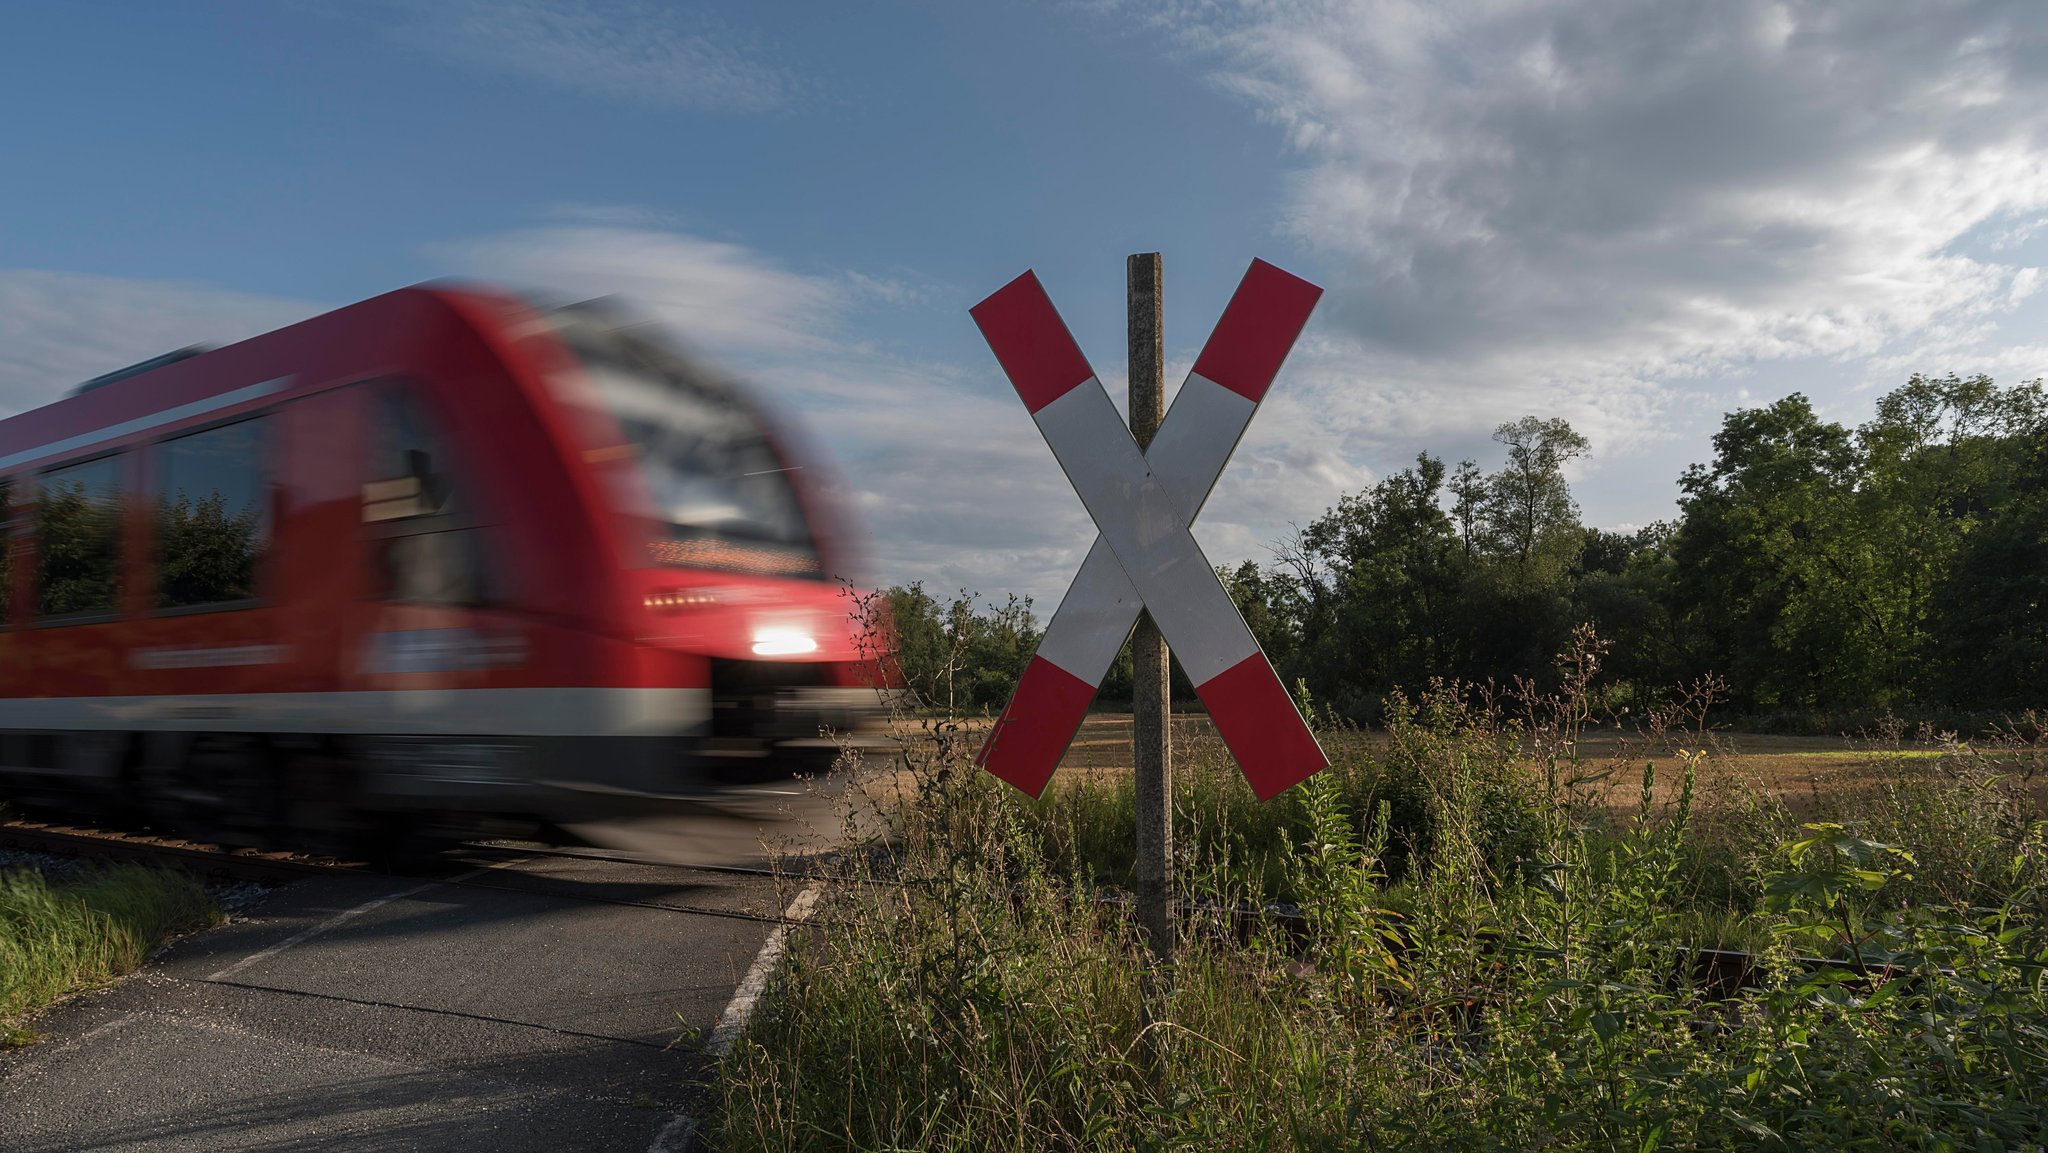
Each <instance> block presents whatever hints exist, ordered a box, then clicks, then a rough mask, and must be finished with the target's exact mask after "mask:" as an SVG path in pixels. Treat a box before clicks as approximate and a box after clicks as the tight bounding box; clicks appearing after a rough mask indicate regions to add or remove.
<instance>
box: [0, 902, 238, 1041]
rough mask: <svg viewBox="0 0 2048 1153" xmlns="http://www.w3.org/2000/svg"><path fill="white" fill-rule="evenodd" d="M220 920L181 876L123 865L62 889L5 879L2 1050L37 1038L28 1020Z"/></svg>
mask: <svg viewBox="0 0 2048 1153" xmlns="http://www.w3.org/2000/svg"><path fill="white" fill-rule="evenodd" d="M217 915H218V914H217V913H216V912H215V910H214V908H213V903H212V902H211V901H210V900H208V899H207V896H206V893H205V891H204V890H203V889H201V888H200V886H199V884H198V883H197V882H196V881H193V880H192V879H191V878H189V877H187V876H185V875H184V874H182V873H172V872H166V871H164V870H161V869H147V868H143V867H140V866H136V865H119V866H115V867H112V868H108V869H105V870H102V871H99V872H95V873H92V874H89V875H87V876H85V877H83V878H81V879H79V880H76V881H72V882H66V883H58V884H53V883H51V882H50V881H48V880H46V879H44V877H43V875H42V874H41V873H38V872H35V871H33V870H26V869H24V870H15V871H10V872H4V873H0V1044H21V1043H24V1042H26V1041H27V1040H30V1039H32V1035H31V1034H30V1033H29V1032H28V1031H27V1030H26V1029H25V1028H24V1027H23V1026H21V1025H20V1024H19V1022H20V1020H21V1018H23V1017H25V1016H27V1015H28V1014H30V1013H33V1012H35V1011H36V1010H38V1009H41V1008H42V1007H44V1006H45V1005H48V1004H50V1003H51V1002H52V1001H55V1000H57V999H58V998H60V997H63V996H65V995H66V994H69V993H73V992H77V991H79V990H81V989H89V988H92V987H93V986H95V985H100V984H104V983H106V982H107V981H110V980H113V979H114V978H116V977H119V976H121V975H123V974H125V973H129V972H132V971H133V970H134V969H136V968H137V967H138V966H140V965H141V964H142V962H143V960H144V958H146V957H147V956H148V955H149V952H150V950H152V949H154V948H156V946H157V945H158V944H160V943H161V942H162V941H163V940H164V938H165V937H167V936H169V935H170V934H173V933H177V932H181V931H184V930H187V929H192V928H198V927H201V926H204V925H207V924H209V923H211V922H212V921H213V920H214V919H215V918H216V917H217Z"/></svg>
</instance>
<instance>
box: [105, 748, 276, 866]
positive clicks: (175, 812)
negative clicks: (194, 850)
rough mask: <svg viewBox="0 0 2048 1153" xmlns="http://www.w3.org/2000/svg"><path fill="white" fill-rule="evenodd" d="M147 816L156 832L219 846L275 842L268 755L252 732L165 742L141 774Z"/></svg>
mask: <svg viewBox="0 0 2048 1153" xmlns="http://www.w3.org/2000/svg"><path fill="white" fill-rule="evenodd" d="M137 775H138V780H137V784H138V785H139V786H140V792H141V794H142V796H141V804H142V810H143V814H144V817H145V818H146V820H147V822H148V823H149V825H150V826H151V827H152V828H154V829H156V830H157V831H158V832H161V833H166V834H169V835H171V836H177V837H184V838H187V839H189V840H195V841H211V842H214V843H216V844H223V845H235V846H256V845H266V844H270V843H272V841H273V840H274V838H275V833H276V828H277V823H278V821H277V818H278V794H277V787H276V781H275V776H274V773H273V771H272V768H271V757H270V750H269V748H268V746H267V744H266V743H265V742H264V740H263V738H261V737H260V736H256V735H254V734H250V733H200V734H195V735H193V736H191V737H190V738H188V739H185V740H180V741H161V742H158V743H156V744H155V745H154V746H153V747H151V748H149V749H148V750H146V751H145V755H144V757H143V763H142V765H141V768H140V770H139V771H138V774H137Z"/></svg>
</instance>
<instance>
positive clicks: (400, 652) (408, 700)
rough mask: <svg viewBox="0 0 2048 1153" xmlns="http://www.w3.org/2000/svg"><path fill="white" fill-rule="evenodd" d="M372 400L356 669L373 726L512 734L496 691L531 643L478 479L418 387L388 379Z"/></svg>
mask: <svg viewBox="0 0 2048 1153" xmlns="http://www.w3.org/2000/svg"><path fill="white" fill-rule="evenodd" d="M365 393H366V395H365V396H364V397H363V402H364V408H365V418H366V419H365V429H364V438H363V448H364V455H365V460H364V480H363V485H362V533H363V545H364V548H363V550H362V551H363V555H364V557H365V558H366V563H367V564H368V572H367V574H366V580H367V605H366V609H367V626H368V627H367V628H366V629H365V630H364V631H363V632H362V634H361V635H362V642H363V649H362V653H361V664H360V670H361V672H362V674H363V681H364V683H365V684H366V685H368V686H369V687H371V688H372V689H373V690H376V691H377V694H378V695H377V698H376V699H377V701H378V702H379V703H380V704H381V705H382V706H383V713H384V715H383V716H382V717H381V718H379V719H378V721H377V722H376V723H375V724H374V725H373V727H374V728H376V729H378V730H382V731H385V732H390V733H400V734H406V735H420V736H428V735H433V736H462V737H473V736H488V735H491V734H495V733H500V732H505V731H508V727H509V728H516V721H517V719H518V718H517V712H516V709H515V708H513V707H512V706H511V703H510V698H508V697H507V695H506V694H505V693H504V692H502V691H498V690H500V689H502V687H503V686H504V685H505V683H506V679H507V670H510V669H515V668H517V667H518V666H519V665H522V664H523V663H524V656H525V647H526V638H525V636H524V634H523V631H522V630H521V627H520V624H519V622H518V620H517V618H516V617H515V616H514V615H513V614H512V613H511V612H510V611H509V600H510V593H511V590H510V589H509V588H508V587H507V583H506V581H505V579H504V573H505V569H504V568H503V567H502V564H501V562H500V558H498V557H497V556H496V555H495V552H496V549H497V547H498V546H499V545H500V544H501V543H502V542H501V541H499V540H497V539H496V537H497V535H498V534H496V533H494V532H493V526H492V524H491V523H489V518H488V517H487V516H486V515H485V497H484V494H483V493H482V492H481V491H480V486H479V485H478V484H477V482H476V473H475V472H474V470H472V469H469V468H466V467H464V460H463V455H462V453H461V452H460V451H459V450H458V448H457V446H456V445H455V442H454V439H453V438H452V437H451V436H450V435H449V429H448V422H447V421H446V420H445V419H443V418H442V417H441V415H440V414H439V413H437V412H436V411H435V410H434V408H433V406H432V404H431V403H430V401H431V399H432V398H431V397H429V396H427V395H425V394H424V393H423V392H422V390H420V389H419V388H417V387H416V386H415V385H413V384H412V383H410V382H408V381H404V380H387V381H380V382H376V383H374V384H372V385H368V386H365Z"/></svg>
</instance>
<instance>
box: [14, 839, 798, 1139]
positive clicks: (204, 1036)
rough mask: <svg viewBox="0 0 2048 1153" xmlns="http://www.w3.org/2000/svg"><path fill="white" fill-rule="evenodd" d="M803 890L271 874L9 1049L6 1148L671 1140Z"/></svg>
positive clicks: (613, 867)
mask: <svg viewBox="0 0 2048 1153" xmlns="http://www.w3.org/2000/svg"><path fill="white" fill-rule="evenodd" d="M793 885H794V883H792V882H780V883H779V882H777V881H776V880H775V879H773V878H770V877H765V876H759V875H748V874H744V873H738V874H736V873H716V872H707V871H699V870H690V869H677V868H674V867H669V866H661V865H651V864H641V863H637V862H633V861H629V860H622V859H618V858H617V857H616V856H613V857H612V858H611V859H591V858H589V857H583V856H577V855H533V856H522V855H519V854H517V853H498V854H488V853H480V854H475V855H473V856H472V857H470V858H467V859H458V860H455V861H452V862H450V863H448V864H447V865H446V866H445V867H444V868H441V869H439V870H437V873H436V874H434V875H428V876H421V877H392V876H384V875H377V874H360V873H352V874H345V875H338V876H335V877H332V878H319V879H314V880H309V881H305V882H301V883H298V884H295V885H290V886H287V887H284V888H280V889H277V890H275V891H273V892H272V893H270V894H269V895H268V896H267V897H265V898H263V899H262V900H261V901H260V902H259V903H257V904H255V905H253V906H252V907H250V908H249V909H247V910H246V911H244V912H243V913H242V914H239V915H238V916H237V917H236V918H235V919H234V920H232V921H231V922H230V923H229V924H227V925H225V926H223V927H221V928H218V929H215V930H211V931H209V932H206V933H202V934H199V935H196V936H194V937H191V938H188V939H186V940H185V941H182V942H180V943H178V944H176V945H173V946H172V947H171V948H170V949H169V950H167V951H166V952H165V953H164V954H163V955H162V956H160V957H159V958H157V959H156V960H155V961H153V962H152V963H151V964H150V965H149V966H148V967H147V968H146V969H145V970H144V971H143V972H142V973H141V974H139V975H137V976H136V977H134V978H132V979H130V980H128V981H126V982H124V983H122V984H120V985H118V986H115V987H114V988H112V989H110V990H107V991H105V992H102V993H97V994H92V995H88V996H85V997H81V998H79V999H76V1000H74V1001H71V1002H69V1003H67V1004H65V1005H62V1006H60V1007H58V1008H57V1009H55V1010H53V1011H52V1012H50V1013H49V1014H46V1015H45V1016H44V1017H43V1018H42V1019H41V1020H39V1021H38V1022H36V1029H37V1031H38V1032H39V1033H41V1034H43V1035H44V1038H45V1039H44V1040H43V1041H42V1042H41V1043H39V1044H36V1045H33V1046H31V1047H29V1048H26V1049H22V1050H18V1051H15V1052H12V1053H6V1054H0V1149H6V1150H8V1151H9V1153H57V1151H59V1150H62V1151H66V1153H72V1151H78V1150H106V1151H114V1150H122V1151H126V1150H165V1151H171V1150H194V1151H198V1150H241V1149H266V1150H278V1149H284V1150H313V1149H319V1150H349V1149H366V1150H367V1149H378V1150H388V1149H423V1150H424V1149H434V1150H444V1149H445V1150H494V1151H496V1150H528V1149H531V1150H560V1149H588V1150H611V1149H619V1150H633V1151H634V1153H639V1151H640V1150H662V1151H668V1153H675V1151H679V1150H683V1149H686V1148H689V1147H690V1145H691V1143H692V1130H693V1128H694V1119H695V1116H696V1115H697V1114H698V1113H699V1112H701V1108H700V1102H699V1101H698V1100H696V1099H694V1091H693V1088H692V1085H693V1082H695V1081H696V1080H697V1078H699V1076H700V1075H701V1074H702V1073H703V1071H704V1069H705V1067H706V1057H705V1055H704V1049H703V1046H704V1044H705V1043H706V1042H707V1041H708V1040H709V1039H710V1038H712V1037H713V1036H714V1035H716V1034H717V1033H718V1031H719V1030H718V1026H719V1024H720V1020H721V1017H727V1018H728V1020H727V1022H726V1023H727V1029H726V1030H725V1032H726V1033H730V1031H731V1029H730V1026H731V1023H732V1022H731V1020H730V1019H729V1018H730V1014H729V1012H728V1011H729V1009H730V1008H731V1006H732V1005H733V1003H734V1000H735V992H736V990H738V989H739V988H740V986H741V985H742V984H743V983H746V984H750V985H751V986H753V987H754V989H755V990H756V991H758V987H759V985H760V983H761V981H760V978H761V974H759V973H758V972H756V973H753V974H752V975H753V978H754V979H753V980H752V981H751V982H749V981H748V978H749V975H750V970H754V969H756V968H758V966H757V964H756V962H757V961H758V960H759V959H760V957H761V956H762V954H763V953H764V952H766V953H768V954H770V955H772V954H773V953H774V952H776V951H777V950H779V949H780V947H781V939H782V935H783V932H786V930H784V929H783V928H782V927H783V926H784V924H785V923H786V918H785V914H786V913H787V912H788V910H789V909H790V907H791V906H792V904H795V905H797V907H798V908H800V909H808V908H809V902H808V901H802V900H799V898H801V897H802V896H803V894H801V893H800V892H797V891H796V890H795V888H794V887H793ZM778 930H782V931H778ZM771 941H772V942H774V943H773V945H772V946H771ZM764 946H770V947H768V948H766V949H764Z"/></svg>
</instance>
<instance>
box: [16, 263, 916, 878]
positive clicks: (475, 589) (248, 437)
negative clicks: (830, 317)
mask: <svg viewBox="0 0 2048 1153" xmlns="http://www.w3.org/2000/svg"><path fill="white" fill-rule="evenodd" d="M808 464H809V462H807V461H806V460H805V459H802V458H800V457H799V456H798V455H797V454H796V452H795V451H794V449H793V448H792V445H791V442H790V440H789V438H788V437H787V436H786V435H785V434H784V433H783V432H782V431H779V430H778V429H777V428H776V427H775V426H774V424H773V422H772V421H770V420H769V419H768V418H767V417H766V416H765V415H764V413H763V412H762V410H761V409H760V408H759V407H758V406H757V405H755V404H753V403H752V402H750V400H749V399H748V398H747V397H746V396H745V395H744V394H743V393H742V392H741V391H739V390H738V389H736V388H735V387H733V386H732V385H731V384H729V383H727V382H725V381H723V380H722V379H720V378H719V377H717V376H715V375H713V374H710V373H708V372H706V371H704V370H703V369H702V368H701V367H699V366H698V365H696V364H694V363H692V362H691V361H690V360H688V359H686V358H685V357H683V356H682V355H679V354H678V353H677V352H675V351H673V350H672V349H671V348H669V347H666V346H665V345H664V344H663V343H661V342H660V341H659V340H658V339H656V338H654V337H653V336H652V335H650V334H649V333H648V332H647V331H646V330H645V329H643V328H637V327H633V326H628V325H622V324H620V323H619V322H618V320H617V319H616V318H615V317H614V316H613V315H611V314H610V312H609V310H607V309H606V308H605V307H603V306H601V305H593V304H586V305H575V306H570V307H567V308H560V309H551V310H550V309H540V308H537V307H535V306H532V305H530V304H528V303H525V302H523V301H520V300H517V299H513V298H509V297H505V296H501V295H497V294H494V293H490V292H484V291H472V290H466V289H454V288H445V287H419V288H408V289H403V290H400V291H397V292H393V293H389V294H387V295H384V296H380V297H377V298H375V299H372V300H368V301H364V302H363V303H361V304H356V305H353V306H350V307H348V308H343V309H341V310H339V311H336V312H331V313H328V314H326V315H324V316H320V317H316V318H314V319H312V320H308V321H305V322H303V323H301V324H296V325H293V326H291V327H289V328H284V329H280V330H278V331H276V332H272V333H269V334H267V335H264V336H259V337H256V338H254V339H251V340H247V341H244V342H242V343H239V344H235V345H232V346H229V347H225V348H220V349H216V350H212V351H204V352H200V351H197V350H187V351H185V352H181V353H173V354H170V355H169V356H166V357H160V358H158V359H156V360H154V361H148V362H145V363H143V364H140V365H136V366H134V367H133V368H129V369H124V370H122V371H121V372H118V373H111V374H108V375H107V376H104V377H99V378H96V379H94V380H91V381H88V382H86V383H85V384H84V385H81V386H80V387H79V388H78V389H76V390H74V391H73V392H72V393H71V394H70V395H68V396H67V397H66V398H64V399H63V400H60V401H58V402H56V403H54V404H51V405H47V406H45V407H43V408H39V409H36V410H34V411H32V412H27V413H23V414H21V415H19V416H16V417H13V418H11V419H8V420H5V421H0V503H4V507H5V510H6V511H5V517H4V523H5V528H6V531H7V534H8V540H7V544H6V547H5V549H4V550H0V621H4V626H5V627H4V629H0V788H8V789H11V791H13V792H14V793H15V794H17V795H18V796H22V797H26V798H28V799H30V800H44V801H48V800H53V799H60V798H70V799H72V800H75V799H76V798H78V797H81V796H83V797H93V798H98V800H99V801H100V802H102V803H105V802H112V803H114V804H117V805H120V806H124V807H127V808H130V809H133V810H138V811H139V812H140V813H141V814H143V815H144V816H145V817H146V818H147V819H148V820H149V821H151V822H152V823H154V824H156V825H157V826H160V827H167V828H175V829H180V830H183V831H187V832H204V833H206V834H208V835H211V836H214V837H216V838H219V839H224V840H229V841H260V840H262V839H264V838H265V834H266V833H268V832H271V831H275V830H278V829H293V830H297V831H298V832H299V834H301V835H303V834H312V833H321V834H335V833H340V834H343V835H359V834H360V835H367V834H374V833H376V832H377V831H379V830H384V831H388V830H392V829H396V828H404V827H408V826H409V825H412V824H414V823H427V824H433V823H436V822H439V821H440V820H441V818H444V817H446V816H448V815H449V814H479V813H489V814H511V815H518V816H522V817H531V818H535V819H538V820H541V821H546V822H566V821H574V820H583V819H591V818H593V817H597V816H602V815H605V814H610V813H616V812H619V811H622V810H630V809H633V808H635V807H636V806H638V805H640V804H642V803H643V802H647V801H650V800H660V799H673V798H678V797H685V798H687V797H705V796H710V795H715V794H717V793H718V792H719V791H720V790H726V789H730V788H731V787H732V786H733V785H734V783H735V782H746V781H759V780H763V779H768V778H772V777H777V776H782V775H786V774H788V773H790V772H792V771H796V770H803V769H813V768H818V767H822V766H823V765H825V764H828V763H829V761H830V758H831V755H832V752H833V747H834V745H833V740H832V739H831V738H830V737H828V736H825V735H821V734H822V733H823V732H824V731H827V730H833V731H839V732H857V731H860V730H861V729H863V727H864V726H865V725H866V724H867V723H868V722H869V720H870V718H871V717H872V716H873V713H874V711H875V705H876V700H877V695H876V693H875V691H874V690H873V689H871V688H867V687H863V678H862V676H861V671H860V665H859V660H860V656H861V654H860V653H859V652H858V651H857V637H856V636H855V628H854V624H853V622H852V619H851V616H850V614H849V612H848V607H847V600H846V598H845V597H844V596H843V594H842V591H841V589H842V586H841V585H840V584H839V583H838V580H837V578H838V577H839V576H840V574H841V573H842V572H844V571H845V570H846V567H847V561H848V557H847V550H848V547H849V541H848V540H847V539H846V537H845V535H844V533H843V532H842V531H841V530H840V528H839V526H840V525H841V524H842V523H843V521H842V518H841V517H840V516H839V515H838V514H837V513H836V512H835V511H834V510H833V509H832V508H831V507H830V506H829V498H828V495H827V493H826V492H825V490H824V486H822V485H821V484H819V483H817V482H815V480H814V479H813V478H814V477H815V475H816V473H815V471H814V469H813V468H811V467H807V465H808ZM66 803H70V802H69V801H67V802H66Z"/></svg>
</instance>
